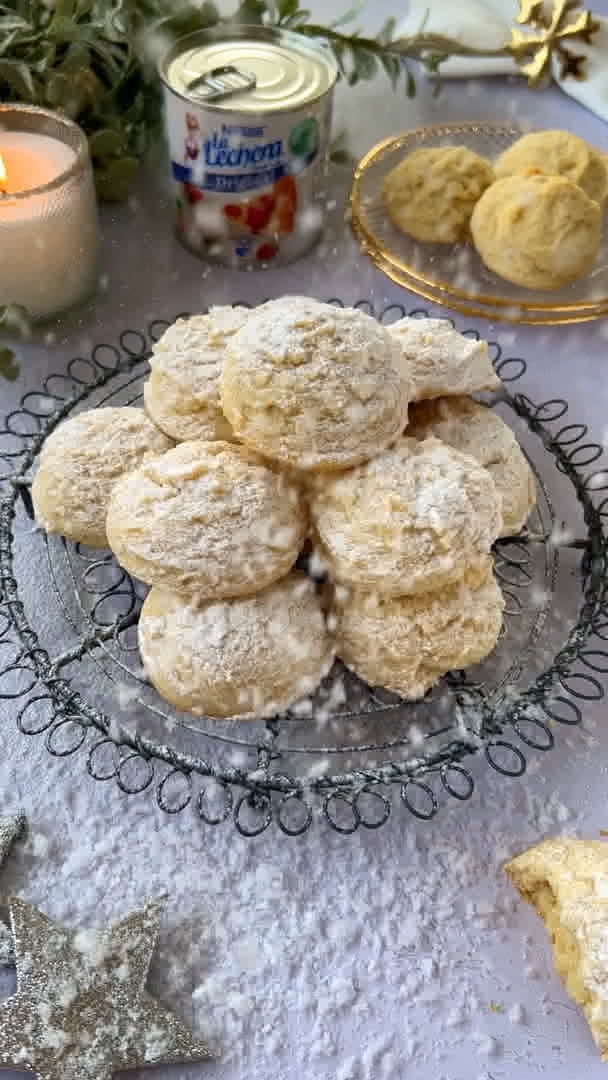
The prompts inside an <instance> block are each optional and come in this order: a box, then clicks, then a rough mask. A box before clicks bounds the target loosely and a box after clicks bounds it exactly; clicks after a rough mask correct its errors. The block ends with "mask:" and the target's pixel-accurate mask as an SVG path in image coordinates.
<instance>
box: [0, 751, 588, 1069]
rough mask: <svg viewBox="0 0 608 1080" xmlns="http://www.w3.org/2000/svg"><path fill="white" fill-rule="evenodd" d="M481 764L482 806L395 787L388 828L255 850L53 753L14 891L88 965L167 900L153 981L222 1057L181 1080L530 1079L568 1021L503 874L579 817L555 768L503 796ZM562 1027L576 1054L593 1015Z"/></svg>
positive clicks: (536, 928)
mask: <svg viewBox="0 0 608 1080" xmlns="http://www.w3.org/2000/svg"><path fill="white" fill-rule="evenodd" d="M412 734H413V736H414V741H416V732H415V731H413V732H412ZM41 751H42V752H44V753H45V751H44V750H43V748H42V747H41ZM32 752H33V753H34V754H35V753H36V744H32ZM539 760H540V761H541V763H542V764H543V766H546V762H547V761H548V760H549V758H546V757H541V758H539ZM480 764H481V763H480ZM558 764H559V762H558ZM565 765H566V767H567V761H566V762H565ZM62 769H63V771H64V773H65V776H66V779H67V777H68V775H69V776H70V791H71V797H70V799H69V802H66V801H65V796H64V794H63V793H61V794H58V789H57V778H56V775H54V774H56V773H57V771H58V770H62ZM476 771H477V776H478V791H477V793H476V795H475V797H474V798H473V800H472V801H471V802H470V803H468V804H464V805H461V804H459V803H457V802H456V801H452V800H447V799H443V800H442V801H443V805H442V807H441V810H440V813H439V815H438V816H437V818H436V819H435V820H434V821H431V822H416V821H415V819H414V818H413V817H411V816H410V815H408V814H407V813H406V812H405V810H404V809H403V808H402V807H400V806H399V805H398V798H397V797H396V796H397V792H396V791H393V793H392V795H393V818H392V820H391V821H389V823H388V824H387V825H386V826H385V827H384V828H383V829H382V830H381V831H380V832H379V833H376V832H374V831H373V830H370V831H364V830H362V829H361V830H359V832H358V833H357V834H356V835H355V836H354V837H352V838H345V837H343V836H339V835H337V834H335V833H333V832H330V831H329V830H328V829H327V828H325V827H323V825H322V824H321V823H320V822H318V821H315V822H314V824H313V826H312V830H311V831H310V832H309V833H307V834H306V835H305V836H304V837H301V838H299V839H295V840H292V839H289V838H287V837H283V836H281V835H280V834H277V832H276V830H274V829H271V830H269V831H268V832H267V833H265V834H264V835H263V836H262V837H260V838H259V839H257V840H253V841H246V840H243V839H242V838H241V837H239V836H238V835H237V834H236V833H235V832H234V829H233V826H232V825H231V824H230V823H228V825H227V826H225V827H222V826H220V827H218V828H217V829H211V828H205V827H204V826H201V824H200V822H198V821H197V819H196V817H195V816H193V815H192V814H190V813H189V811H188V810H186V811H184V813H183V814H180V815H177V816H176V817H174V818H172V819H167V818H166V817H164V816H163V815H161V814H160V813H159V812H155V811H154V808H153V805H151V804H150V802H149V801H148V800H145V799H135V800H133V801H129V802H128V803H125V802H124V800H123V797H122V796H121V795H120V793H119V792H118V791H117V790H116V789H115V788H113V787H110V786H107V785H101V784H99V785H97V784H94V783H92V781H91V779H90V777H88V775H87V774H86V772H85V771H84V770H83V773H82V774H80V773H79V772H78V770H75V769H74V763H72V765H71V768H70V770H66V769H65V766H64V765H63V763H61V762H60V763H56V762H54V761H52V762H51V763H50V764H49V763H47V762H46V758H45V769H44V770H41V772H40V780H41V784H40V791H39V796H40V798H41V801H42V804H43V805H44V807H45V817H47V816H48V821H47V822H46V824H45V825H44V832H45V835H46V834H48V833H50V834H51V835H52V836H53V839H52V842H51V844H50V845H49V847H48V851H47V853H46V854H45V856H44V857H35V856H34V855H33V854H31V853H30V854H25V853H23V854H22V853H21V852H19V851H17V852H16V855H15V857H14V858H13V859H11V860H10V867H11V869H12V868H13V863H18V864H20V869H19V867H16V869H18V870H19V872H18V873H16V874H14V875H13V877H12V882H11V884H12V885H13V887H15V886H16V887H18V888H19V889H21V891H23V892H25V893H26V895H28V896H30V897H31V898H32V900H33V901H34V902H37V903H39V904H40V905H41V906H43V907H44V908H45V909H46V910H48V911H49V914H51V915H53V916H54V917H56V918H58V919H63V920H64V921H66V922H69V923H70V924H72V925H73V926H74V927H77V926H81V927H82V928H83V932H82V933H81V934H79V935H78V938H77V940H78V941H80V942H82V943H83V945H84V946H85V948H84V952H85V953H87V952H90V950H89V949H88V938H89V934H88V928H90V927H96V926H99V925H100V923H103V921H106V922H107V921H109V920H110V919H111V918H116V917H120V916H121V915H124V914H125V913H126V912H127V911H129V910H131V909H133V908H135V907H137V906H139V905H141V904H142V903H143V902H144V900H145V898H147V897H150V896H155V895H158V894H160V893H162V892H165V891H168V892H169V893H170V894H171V900H170V904H169V909H168V916H167V919H166V921H165V924H164V926H163V928H162V930H161V937H160V943H159V957H158V961H157V962H156V963H155V965H154V969H153V974H152V980H151V981H152V987H153V988H154V992H155V993H159V994H160V996H161V997H162V999H163V1001H164V1002H165V1003H166V1004H168V1005H171V1006H172V1007H174V1008H175V1009H176V1011H177V1012H178V1014H179V1015H181V1016H182V1017H184V1019H186V1020H187V1022H188V1024H191V1025H192V1027H193V1029H194V1030H195V1032H196V1033H197V1034H198V1035H199V1037H200V1038H202V1039H203V1040H205V1041H207V1042H210V1043H211V1044H212V1048H213V1050H214V1052H215V1053H216V1054H217V1055H218V1059H217V1061H216V1062H215V1063H207V1064H205V1066H204V1067H200V1068H199V1067H195V1066H190V1067H188V1068H183V1069H180V1071H179V1076H180V1080H199V1078H200V1077H202V1076H203V1075H204V1076H205V1077H206V1078H207V1080H250V1078H251V1077H252V1076H258V1075H259V1076H263V1077H268V1080H270V1078H272V1080H275V1077H276V1078H280V1080H302V1078H303V1077H311V1078H314V1080H336V1078H337V1077H338V1076H340V1077H344V1078H350V1077H352V1078H353V1080H370V1078H372V1077H373V1078H374V1080H402V1077H403V1080H406V1078H407V1077H409V1076H410V1075H411V1076H413V1077H414V1080H437V1078H438V1077H439V1076H445V1077H446V1078H447V1080H465V1078H467V1077H470V1076H471V1075H477V1073H476V1069H475V1064H474V1062H475V1061H476V1060H477V1061H479V1063H480V1065H482V1064H483V1059H484V1058H486V1057H487V1060H488V1066H487V1068H488V1070H489V1071H488V1074H487V1075H491V1076H492V1077H494V1078H495V1080H499V1078H500V1077H501V1069H502V1070H503V1073H504V1076H505V1077H509V1076H510V1075H511V1072H510V1070H511V1068H512V1067H513V1058H514V1055H515V1056H516V1057H517V1058H518V1060H520V1061H521V1063H522V1069H523V1071H522V1076H523V1077H524V1078H525V1080H528V1077H529V1078H530V1080H532V1077H533V1076H534V1075H535V1073H534V1071H533V1069H534V1065H533V1063H534V1060H535V1043H534V1038H535V1036H536V1034H539V1035H540V1033H542V1032H545V1033H546V1032H547V1031H548V1032H549V1033H550V1034H549V1036H548V1037H549V1038H550V1039H551V1040H552V1041H553V1042H554V1043H559V1042H560V1039H561V1038H562V1036H563V1029H562V1028H560V1023H561V1019H560V1014H561V1016H563V1011H564V1010H563V1009H558V1010H555V1012H556V1013H557V1016H556V1017H555V1018H553V1014H551V1013H547V1014H546V1015H545V1012H544V1010H545V1009H547V1008H550V1007H551V1005H550V1003H551V1001H555V1000H556V999H557V1000H559V1001H564V1002H567V999H566V998H565V995H564V993H563V992H562V991H561V988H560V984H559V982H558V980H557V979H556V977H555V976H554V975H553V974H551V964H550V960H549V952H548V948H547V944H546V941H545V932H544V930H543V928H542V926H541V925H540V923H539V922H538V920H537V919H536V917H535V916H534V915H533V914H532V912H530V911H529V910H528V909H527V908H526V907H525V905H523V904H522V903H521V902H519V901H518V899H517V897H516V895H515V893H514V892H513V890H512V889H511V887H510V886H509V883H508V882H507V880H506V877H505V876H504V874H503V872H502V869H501V867H502V863H503V861H504V860H505V859H506V858H508V857H510V856H511V855H513V854H516V853H517V852H519V851H521V850H522V849H523V848H525V847H526V846H527V845H529V844H530V843H532V842H535V841H536V840H538V839H539V836H540V835H543V834H544V835H546V834H555V833H556V832H559V831H560V830H561V829H562V828H563V826H562V825H561V822H560V818H561V817H562V816H563V814H564V812H565V811H566V810H567V811H568V812H569V813H570V814H571V817H570V820H569V822H568V827H569V829H573V828H575V827H576V815H575V814H574V813H573V808H570V807H567V808H566V807H565V806H564V800H563V798H560V797H559V796H558V795H557V793H556V792H555V791H554V790H552V785H553V777H552V773H551V770H547V769H546V768H545V771H544V774H543V772H542V771H541V772H539V773H538V774H536V775H535V776H534V777H531V776H530V777H524V778H523V780H521V781H511V782H510V783H509V782H507V781H506V780H504V781H503V780H502V779H500V780H499V778H498V777H497V776H496V775H495V774H493V773H490V772H489V771H486V770H484V769H483V768H478V769H477V770H476ZM18 794H19V791H18V790H17V795H18ZM68 820H70V821H72V822H73V824H72V825H71V827H69V828H66V822H67V821H68ZM515 820H516V821H517V822H518V823H519V824H518V829H517V836H515V835H514V832H513V822H514V821H515ZM41 826H42V820H36V819H35V820H34V821H33V822H32V829H33V831H34V832H35V831H36V830H39V829H41ZM55 831H56V833H57V835H56V836H54V835H53V834H54V833H55ZM110 871H111V872H112V875H116V874H120V889H118V890H115V889H113V888H111V889H110V890H108V888H107V883H108V880H109V878H108V875H109V873H110ZM5 872H6V871H5ZM66 880H67V881H69V882H70V883H71V887H70V888H69V889H66V888H65V881H66ZM112 880H114V876H112ZM92 944H93V946H94V941H93V942H92ZM522 955H523V956H524V959H523V962H522ZM526 966H528V968H529V970H526V971H524V970H523V969H524V967H526ZM529 976H534V978H529ZM549 986H550V991H549V993H548V995H547V997H546V999H544V997H543V995H544V994H545V991H546V990H548V989H549ZM64 990H65V995H66V996H65V1001H64V1003H65V1005H66V1006H67V1003H68V1000H69V993H70V988H69V986H68V985H67V984H66V985H65V986H64ZM190 995H191V997H190ZM522 999H525V1001H526V1004H525V1006H524V1004H523V1003H522ZM567 1015H569V1016H570V1018H571V1025H572V1026H571V1034H570V1041H574V1042H576V1044H577V1045H578V1044H579V1043H580V1046H581V1052H582V1047H583V1046H585V1045H586V1038H587V1037H586V1033H585V1029H584V1021H582V1020H580V1023H579V1022H578V1021H577V1018H576V1014H574V1013H570V1014H567ZM547 1025H549V1026H548V1027H547ZM560 1033H561V1034H560ZM530 1040H532V1041H530ZM490 1062H493V1063H495V1064H494V1065H492V1064H489V1063H490ZM526 1069H528V1070H529V1072H526ZM481 1075H486V1074H483V1073H482V1074H481ZM159 1076H160V1077H161V1078H162V1080H168V1077H169V1074H167V1075H166V1076H165V1073H162V1072H161V1073H160V1074H159ZM564 1077H565V1074H564ZM142 1080H143V1076H142ZM560 1080H561V1076H560Z"/></svg>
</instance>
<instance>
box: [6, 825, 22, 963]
mask: <svg viewBox="0 0 608 1080" xmlns="http://www.w3.org/2000/svg"><path fill="white" fill-rule="evenodd" d="M24 831H25V818H24V817H23V814H19V815H18V816H17V817H0V867H1V866H2V864H3V862H4V860H5V859H6V857H7V855H8V854H9V853H10V850H11V848H12V847H13V844H14V843H15V841H16V840H18V839H19V837H20V836H22V835H23V833H24ZM13 959H14V958H13V937H12V934H11V932H10V930H9V928H8V926H7V925H6V923H3V922H2V921H0V967H7V966H8V965H9V964H11V963H12V962H13Z"/></svg>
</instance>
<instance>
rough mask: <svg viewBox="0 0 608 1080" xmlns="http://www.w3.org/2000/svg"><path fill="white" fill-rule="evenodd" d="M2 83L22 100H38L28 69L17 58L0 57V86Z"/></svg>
mask: <svg viewBox="0 0 608 1080" xmlns="http://www.w3.org/2000/svg"><path fill="white" fill-rule="evenodd" d="M2 83H5V85H6V86H8V88H9V90H11V91H12V92H13V93H14V94H16V95H17V97H18V98H21V99H23V100H24V101H34V102H36V101H37V100H38V97H37V94H36V87H35V86H34V80H33V79H32V75H31V72H30V69H29V68H28V66H27V64H25V63H21V62H20V61H19V60H5V59H0V87H1V86H2ZM3 96H4V95H1V94H0V97H3Z"/></svg>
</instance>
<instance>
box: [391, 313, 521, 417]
mask: <svg viewBox="0 0 608 1080" xmlns="http://www.w3.org/2000/svg"><path fill="white" fill-rule="evenodd" d="M388 330H389V331H390V332H391V334H393V336H394V337H395V338H396V340H397V341H398V342H399V345H400V348H401V352H400V356H399V360H398V362H397V367H398V370H399V371H400V372H401V374H402V376H403V378H404V379H406V380H408V381H409V384H410V387H411V400H412V401H422V400H424V399H426V398H435V397H445V396H447V395H450V394H475V393H477V392H478V391H480V390H495V389H496V388H497V387H499V386H500V379H499V378H498V375H497V374H496V372H495V371H494V368H493V367H492V363H491V361H490V357H489V354H488V343H487V341H476V340H475V339H474V338H467V337H465V336H464V334H459V333H458V331H457V330H455V329H454V327H453V326H451V325H450V323H449V322H448V321H447V320H446V319H410V318H405V319H399V320H398V322H395V323H392V325H391V326H389V327H388Z"/></svg>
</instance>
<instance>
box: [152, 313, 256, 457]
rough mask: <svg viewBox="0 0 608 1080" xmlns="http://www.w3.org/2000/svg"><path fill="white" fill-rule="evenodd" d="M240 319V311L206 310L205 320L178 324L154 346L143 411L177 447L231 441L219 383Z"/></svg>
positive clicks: (192, 318) (199, 317)
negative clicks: (195, 441)
mask: <svg viewBox="0 0 608 1080" xmlns="http://www.w3.org/2000/svg"><path fill="white" fill-rule="evenodd" d="M246 316H247V311H246V309H245V308H238V307H235V308H233V307H212V308H211V310H210V311H209V313H208V314H207V315H192V316H190V317H189V318H185V319H178V320H177V321H176V322H174V323H173V325H172V326H170V327H169V328H168V330H166V331H165V333H164V334H163V335H162V337H161V338H159V340H158V341H157V342H156V344H155V345H154V348H153V349H152V356H151V357H150V368H151V375H150V378H149V379H148V381H147V382H146V385H145V387H144V402H145V406H146V411H147V413H148V415H149V416H151V418H152V420H153V421H154V423H155V424H157V425H158V427H160V428H162V430H163V431H166V432H167V434H168V435H171V437H172V438H174V439H176V440H177V441H178V442H184V441H185V440H188V439H230V438H231V437H232V431H231V428H230V424H229V423H228V421H227V420H226V417H225V416H224V414H223V412H222V409H221V405H220V394H219V380H220V374H221V371H222V366H223V363H224V357H225V355H226V346H227V344H228V341H229V339H230V338H231V337H232V335H233V334H235V333H236V331H237V330H238V329H239V327H241V326H242V325H243V322H244V320H245V318H246Z"/></svg>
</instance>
